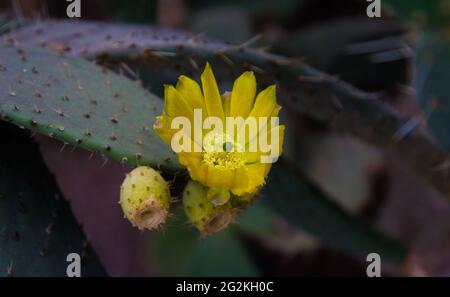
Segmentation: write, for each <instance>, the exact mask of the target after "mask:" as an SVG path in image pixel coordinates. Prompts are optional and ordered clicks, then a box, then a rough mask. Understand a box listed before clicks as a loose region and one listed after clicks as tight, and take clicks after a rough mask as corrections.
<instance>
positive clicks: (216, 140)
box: [203, 133, 245, 170]
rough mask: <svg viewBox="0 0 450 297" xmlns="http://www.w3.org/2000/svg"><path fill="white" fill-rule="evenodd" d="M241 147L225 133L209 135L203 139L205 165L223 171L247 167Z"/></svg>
mask: <svg viewBox="0 0 450 297" xmlns="http://www.w3.org/2000/svg"><path fill="white" fill-rule="evenodd" d="M239 148H240V146H239V144H238V143H235V142H234V141H233V139H232V138H231V137H230V136H229V135H228V134H225V133H209V134H208V135H206V137H205V138H204V139H203V150H204V153H203V163H205V164H207V165H210V166H214V167H218V168H221V169H229V170H233V169H237V168H240V167H242V166H244V165H245V162H244V158H243V154H242V152H240V150H239Z"/></svg>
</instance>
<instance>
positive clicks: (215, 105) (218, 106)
mask: <svg viewBox="0 0 450 297" xmlns="http://www.w3.org/2000/svg"><path fill="white" fill-rule="evenodd" d="M201 80H202V87H203V95H204V96H205V105H206V111H207V112H208V116H215V117H219V118H220V119H221V120H222V121H223V120H224V113H223V108H222V98H221V97H220V93H219V89H218V88H217V83H216V79H215V77H214V73H213V72H212V69H211V66H210V65H209V63H206V67H205V70H204V71H203V73H202V75H201Z"/></svg>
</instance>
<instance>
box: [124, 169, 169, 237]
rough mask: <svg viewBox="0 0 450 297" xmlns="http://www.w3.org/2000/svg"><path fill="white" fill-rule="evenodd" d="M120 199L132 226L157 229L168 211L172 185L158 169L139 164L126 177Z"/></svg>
mask: <svg viewBox="0 0 450 297" xmlns="http://www.w3.org/2000/svg"><path fill="white" fill-rule="evenodd" d="M119 203H120V205H121V206H122V210H123V212H124V214H125V217H126V218H127V219H128V220H129V221H130V222H131V223H132V224H133V226H135V227H138V228H139V229H140V230H142V229H150V230H151V229H155V228H157V227H158V226H159V225H160V224H161V223H164V221H165V220H166V218H167V216H168V214H169V204H170V192H169V185H168V183H167V182H166V181H165V180H164V179H163V178H162V176H161V175H160V174H159V172H158V171H156V170H154V169H152V168H150V167H146V166H141V167H137V168H135V169H134V170H133V171H131V172H130V173H128V174H127V176H126V178H125V180H124V181H123V183H122V186H121V187H120V202H119Z"/></svg>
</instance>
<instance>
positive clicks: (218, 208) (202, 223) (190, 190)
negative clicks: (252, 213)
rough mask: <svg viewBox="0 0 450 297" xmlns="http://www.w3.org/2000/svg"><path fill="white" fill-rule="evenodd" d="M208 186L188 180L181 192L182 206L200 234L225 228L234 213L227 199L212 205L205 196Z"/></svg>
mask: <svg viewBox="0 0 450 297" xmlns="http://www.w3.org/2000/svg"><path fill="white" fill-rule="evenodd" d="M207 193H208V187H205V186H203V185H202V184H200V183H197V182H195V181H192V180H191V181H189V182H188V184H187V185H186V188H185V189H184V192H183V206H184V211H185V212H186V216H187V217H188V220H189V222H190V223H191V224H192V225H194V226H195V227H196V228H197V229H198V230H199V231H200V233H201V234H202V235H211V234H213V233H216V232H218V231H220V230H222V229H224V228H226V227H227V226H228V225H229V224H230V223H231V222H232V221H233V218H234V216H235V214H236V212H237V211H236V209H234V208H233V207H232V205H231V203H230V201H228V202H227V203H224V204H222V205H214V203H212V201H211V200H210V199H208V197H207Z"/></svg>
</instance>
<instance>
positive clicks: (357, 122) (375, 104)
mask: <svg viewBox="0 0 450 297" xmlns="http://www.w3.org/2000/svg"><path fill="white" fill-rule="evenodd" d="M99 36H100V38H99ZM4 43H6V44H23V45H33V46H41V47H45V48H48V49H51V50H53V51H55V52H57V53H66V54H71V55H76V56H81V57H85V58H88V59H100V60H113V61H121V60H126V61H127V62H130V63H135V64H136V61H137V64H145V63H148V62H150V63H149V64H147V67H150V68H153V67H157V66H158V67H161V69H164V70H167V68H169V67H172V68H175V69H178V71H179V70H180V69H181V70H183V74H186V73H188V72H190V71H194V72H196V71H198V70H199V69H200V68H201V67H199V66H201V65H203V63H204V62H205V61H209V62H211V63H213V64H214V65H215V68H216V69H224V70H225V72H228V73H236V72H240V71H242V70H243V69H250V70H253V71H254V72H255V73H256V74H257V75H258V77H259V79H261V80H262V81H267V82H270V83H273V82H274V81H278V82H279V83H280V85H281V86H282V87H283V88H282V89H281V88H280V89H281V93H282V94H281V95H282V96H280V97H281V100H282V105H283V106H285V107H286V108H287V109H292V110H294V111H295V112H299V113H301V114H302V115H306V116H308V117H310V118H312V119H314V120H316V121H319V122H321V123H323V124H325V125H326V126H327V128H329V129H330V130H333V131H337V132H340V133H343V134H347V133H349V134H351V135H354V136H356V137H358V138H361V139H363V140H364V141H366V142H368V143H370V144H373V145H375V146H377V147H378V148H380V149H381V150H383V151H385V152H388V153H389V154H392V155H394V156H395V157H396V158H398V159H399V160H400V161H401V162H402V164H404V165H405V167H406V168H409V169H410V170H411V171H412V172H414V173H415V174H417V175H419V176H421V177H422V178H424V179H425V180H426V181H427V182H428V183H429V184H430V185H432V186H434V187H435V188H436V189H437V190H438V191H440V192H441V193H443V194H444V195H445V196H447V197H450V186H449V183H448V182H447V175H448V174H449V171H450V169H445V170H438V171H437V170H436V168H440V167H442V164H446V163H447V160H448V158H449V156H448V152H446V151H443V150H441V149H440V148H439V147H437V146H436V145H435V144H434V143H433V142H432V141H431V140H430V138H429V137H428V136H427V135H426V134H425V133H423V131H421V130H420V129H416V128H414V129H408V127H411V120H409V119H406V118H403V117H402V116H401V115H400V114H399V113H398V112H397V111H396V110H395V109H393V108H391V107H390V106H389V105H387V104H385V103H383V102H382V101H380V100H379V96H378V95H376V94H372V93H367V92H363V91H361V90H359V89H357V88H355V87H353V86H351V85H350V84H348V83H346V82H343V81H342V80H339V79H338V78H336V77H334V76H331V75H328V74H326V73H324V72H321V71H319V70H317V69H314V68H313V67H310V66H309V65H307V64H305V63H303V62H302V61H298V60H294V59H290V58H287V57H283V56H281V55H275V54H271V53H267V52H264V51H260V50H256V49H252V48H250V47H249V44H242V45H229V44H225V43H221V42H217V41H214V40H210V39H207V38H204V37H203V36H200V35H198V34H193V33H187V32H183V31H177V30H169V29H160V28H156V27H148V26H139V25H127V24H108V23H101V22H77V21H44V22H39V23H35V24H30V25H28V26H24V27H23V28H20V29H19V30H15V31H13V32H11V33H9V34H6V35H5V36H4ZM179 74H181V73H179ZM413 120H414V119H413ZM409 148H414V149H413V150H411V149H409ZM417 156H421V157H420V158H418V157H417Z"/></svg>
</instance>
